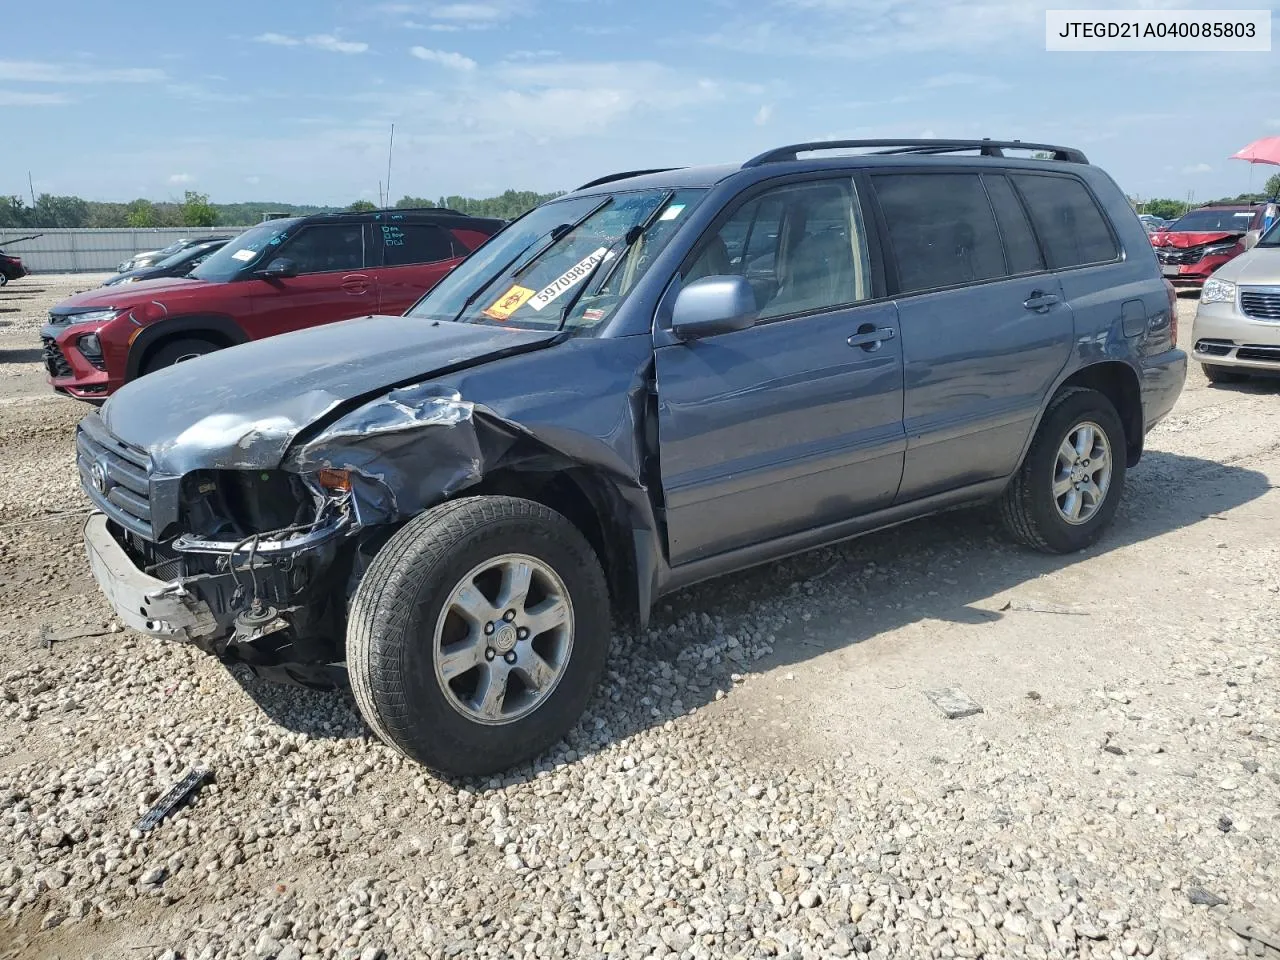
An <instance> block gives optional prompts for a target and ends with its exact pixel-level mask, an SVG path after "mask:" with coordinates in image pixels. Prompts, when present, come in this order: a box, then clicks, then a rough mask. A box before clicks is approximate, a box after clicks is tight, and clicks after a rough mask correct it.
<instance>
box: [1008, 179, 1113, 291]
mask: <svg viewBox="0 0 1280 960" xmlns="http://www.w3.org/2000/svg"><path fill="white" fill-rule="evenodd" d="M1013 182H1014V185H1015V186H1016V187H1017V188H1018V191H1019V192H1020V193H1021V194H1022V197H1023V199H1024V200H1026V202H1027V209H1028V210H1030V211H1031V222H1032V223H1034V224H1035V228H1036V233H1038V234H1039V235H1040V242H1041V243H1043V244H1044V252H1045V256H1046V257H1047V258H1048V260H1049V266H1050V267H1051V268H1053V269H1055V270H1061V269H1063V268H1065V267H1078V266H1081V265H1083V264H1086V263H1106V262H1107V261H1109V260H1114V259H1115V258H1116V257H1117V256H1118V254H1119V251H1118V250H1117V249H1116V242H1115V239H1114V238H1113V237H1112V236H1111V230H1110V228H1109V227H1108V226H1107V220H1106V217H1104V216H1103V214H1102V211H1101V210H1099V209H1098V204H1097V203H1096V202H1095V201H1094V199H1093V196H1092V195H1091V194H1090V193H1089V191H1088V189H1086V187H1085V185H1084V184H1083V183H1081V182H1080V181H1079V180H1076V179H1074V178H1072V177H1048V176H1036V175H1033V174H1025V175H1021V176H1018V175H1014V177H1013Z"/></svg>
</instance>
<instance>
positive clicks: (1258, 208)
mask: <svg viewBox="0 0 1280 960" xmlns="http://www.w3.org/2000/svg"><path fill="white" fill-rule="evenodd" d="M1265 210H1266V206H1265V204H1258V205H1254V206H1247V205H1243V204H1241V205H1237V206H1227V205H1223V206H1213V207H1201V208H1200V209H1198V210H1192V211H1190V212H1189V213H1187V214H1186V215H1185V216H1182V217H1180V218H1179V219H1177V220H1175V221H1174V222H1173V223H1171V224H1170V225H1169V226H1167V227H1165V228H1164V229H1163V230H1157V231H1156V232H1155V233H1153V234H1151V245H1152V246H1153V247H1155V248H1156V259H1157V260H1159V261H1160V269H1161V271H1162V272H1163V273H1164V276H1165V279H1166V280H1168V281H1170V282H1171V283H1172V284H1173V285H1174V286H1175V287H1201V286H1204V282H1205V281H1206V280H1207V279H1209V275H1210V274H1211V273H1213V271H1215V270H1217V269H1218V268H1219V267H1220V266H1222V265H1223V264H1224V263H1226V262H1227V261H1228V260H1231V259H1233V258H1234V257H1238V256H1240V254H1242V253H1244V237H1245V234H1246V233H1248V232H1249V231H1251V230H1253V231H1260V230H1261V229H1262V218H1263V213H1264V211H1265Z"/></svg>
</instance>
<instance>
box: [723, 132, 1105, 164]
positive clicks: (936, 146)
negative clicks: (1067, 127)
mask: <svg viewBox="0 0 1280 960" xmlns="http://www.w3.org/2000/svg"><path fill="white" fill-rule="evenodd" d="M869 147H879V148H881V149H879V150H877V151H876V152H877V153H879V154H882V155H883V154H941V153H962V152H964V151H966V150H977V151H979V152H980V153H981V155H982V156H984V157H1003V156H1004V151H1005V150H1036V151H1043V152H1045V153H1052V154H1053V159H1054V160H1065V161H1067V162H1068V163H1088V162H1089V160H1088V158H1086V157H1085V155H1084V154H1083V153H1082V152H1080V151H1079V150H1077V149H1075V148H1074V147H1059V146H1055V145H1054V144H1051V143H1025V142H1023V141H1022V140H992V139H990V138H987V137H984V138H983V139H981V140H815V141H813V142H811V143H793V144H790V145H789V146H785V147H775V148H774V149H773V150H766V151H765V152H764V153H762V154H760V155H759V156H756V157H752V158H751V159H750V160H748V161H747V162H746V163H744V164H743V165H742V166H743V167H744V168H746V167H759V166H763V165H764V164H766V163H782V162H784V161H787V160H795V159H797V157H796V155H797V154H800V153H809V152H812V151H816V150H849V149H854V148H869Z"/></svg>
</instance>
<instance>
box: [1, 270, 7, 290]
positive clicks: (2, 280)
mask: <svg viewBox="0 0 1280 960" xmlns="http://www.w3.org/2000/svg"><path fill="white" fill-rule="evenodd" d="M8 282H9V275H8V274H7V273H5V272H3V271H0V287H3V286H4V285H5V284H7V283H8Z"/></svg>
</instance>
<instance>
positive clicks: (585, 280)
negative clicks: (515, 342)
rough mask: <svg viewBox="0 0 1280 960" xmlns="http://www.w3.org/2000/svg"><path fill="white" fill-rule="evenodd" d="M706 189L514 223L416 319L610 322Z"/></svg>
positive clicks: (637, 195)
mask: <svg viewBox="0 0 1280 960" xmlns="http://www.w3.org/2000/svg"><path fill="white" fill-rule="evenodd" d="M705 193H706V191H705V190H666V189H660V190H640V191H636V192H634V193H617V194H613V195H610V196H605V195H596V196H589V197H574V198H571V199H568V200H557V201H553V202H551V203H548V204H545V205H543V206H541V207H539V208H538V209H536V210H534V211H533V212H532V213H529V214H527V215H526V216H524V217H522V218H521V219H519V220H517V221H516V222H515V223H513V224H511V226H509V227H507V228H506V229H505V230H503V231H502V232H501V233H499V234H498V235H497V236H495V237H494V238H493V239H492V240H490V241H489V242H488V243H486V244H485V245H484V246H483V247H481V248H480V249H479V250H477V251H476V252H475V254H473V255H472V256H471V257H469V258H468V259H467V260H466V261H464V262H463V264H462V265H461V266H460V267H458V269H457V270H455V271H454V272H453V273H451V274H449V275H448V276H447V277H446V278H445V279H444V280H442V281H440V283H439V284H438V285H437V286H436V287H435V288H434V289H433V290H431V291H430V292H429V293H428V294H427V295H426V296H424V297H423V298H422V299H421V300H419V301H418V302H417V303H416V304H414V306H413V307H412V308H411V309H410V310H409V313H408V316H412V317H423V318H425V319H430V320H457V321H459V322H462V323H491V324H492V323H500V324H508V323H509V324H511V325H512V326H516V327H533V328H536V329H540V330H547V329H552V330H555V329H560V328H561V327H565V328H574V329H590V328H593V327H597V326H599V325H601V324H602V323H604V322H605V321H606V320H607V319H608V318H609V317H610V316H611V315H612V314H613V311H614V310H616V309H617V307H618V305H619V304H620V303H621V302H622V300H623V299H624V298H625V297H626V295H627V294H628V293H630V292H631V290H632V288H633V287H634V286H635V285H636V283H637V282H638V281H639V280H640V278H641V277H642V276H644V274H645V272H646V271H647V270H648V269H649V266H650V265H651V264H652V263H653V261H654V258H655V257H657V255H658V254H659V252H661V251H662V249H663V248H664V247H665V246H666V245H667V243H668V242H669V241H670V240H671V238H672V237H673V236H674V235H675V233H676V230H677V229H679V227H680V224H682V223H683V222H684V221H685V220H686V219H687V218H688V214H689V210H690V209H691V208H692V207H693V206H695V205H696V204H697V203H698V201H699V200H701V199H702V197H703V195H704V194H705Z"/></svg>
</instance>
